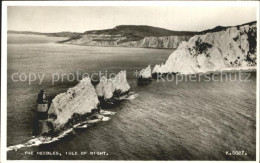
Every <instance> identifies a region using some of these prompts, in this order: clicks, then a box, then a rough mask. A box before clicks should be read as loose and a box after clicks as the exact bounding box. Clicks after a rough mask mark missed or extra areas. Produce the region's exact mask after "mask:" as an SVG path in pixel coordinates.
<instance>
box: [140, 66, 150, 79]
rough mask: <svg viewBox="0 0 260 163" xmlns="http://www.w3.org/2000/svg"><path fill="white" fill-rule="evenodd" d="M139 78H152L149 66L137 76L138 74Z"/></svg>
mask: <svg viewBox="0 0 260 163" xmlns="http://www.w3.org/2000/svg"><path fill="white" fill-rule="evenodd" d="M138 77H139V78H151V77H152V70H151V66H150V65H149V66H148V67H146V68H145V69H142V70H141V71H140V72H139V74H138Z"/></svg>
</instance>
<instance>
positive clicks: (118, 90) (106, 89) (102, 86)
mask: <svg viewBox="0 0 260 163" xmlns="http://www.w3.org/2000/svg"><path fill="white" fill-rule="evenodd" d="M129 90H130V85H129V84H128V82H127V79H126V71H120V72H119V73H118V74H117V75H116V76H115V77H114V78H110V79H107V78H106V77H105V76H103V77H102V78H101V79H100V82H99V84H98V85H97V86H96V93H97V95H98V97H101V98H104V100H105V101H107V100H111V99H113V98H114V97H115V96H117V97H118V96H120V95H123V94H125V93H127V92H129Z"/></svg>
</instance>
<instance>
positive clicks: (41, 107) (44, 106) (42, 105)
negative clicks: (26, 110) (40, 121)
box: [37, 89, 48, 113]
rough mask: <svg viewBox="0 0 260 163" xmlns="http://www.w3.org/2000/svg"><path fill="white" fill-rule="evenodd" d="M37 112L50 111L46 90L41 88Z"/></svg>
mask: <svg viewBox="0 0 260 163" xmlns="http://www.w3.org/2000/svg"><path fill="white" fill-rule="evenodd" d="M37 104H38V106H37V112H38V113H47V111H48V100H47V97H46V92H45V91H44V90H43V89H41V91H40V93H39V94H38V99H37Z"/></svg>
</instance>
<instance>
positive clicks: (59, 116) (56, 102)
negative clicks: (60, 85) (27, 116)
mask: <svg viewBox="0 0 260 163" xmlns="http://www.w3.org/2000/svg"><path fill="white" fill-rule="evenodd" d="M103 79H105V78H104V77H103ZM129 90H130V86H129V84H128V83H127V80H126V72H125V71H121V72H120V73H119V74H117V75H116V77H115V78H112V79H106V80H104V81H101V82H100V83H99V84H98V85H97V86H96V89H95V88H94V86H93V85H92V84H91V80H90V78H88V77H86V78H83V79H82V80H81V81H80V82H79V84H77V85H76V86H75V87H73V88H69V89H68V90H67V92H64V93H61V94H58V95H57V96H56V97H55V98H54V99H53V100H52V104H51V106H50V108H49V110H48V119H46V120H41V121H39V124H38V130H39V131H38V133H39V134H42V135H44V134H47V135H48V134H49V135H51V134H55V133H59V132H61V131H63V130H65V129H68V128H72V127H73V125H75V124H77V123H80V122H81V121H86V120H87V119H89V118H91V117H93V116H98V113H99V111H100V109H101V107H100V103H101V102H102V101H99V100H100V99H101V97H103V101H115V100H120V99H119V98H120V96H121V95H124V94H127V93H128V92H129Z"/></svg>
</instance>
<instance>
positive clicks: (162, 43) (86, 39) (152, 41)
mask: <svg viewBox="0 0 260 163" xmlns="http://www.w3.org/2000/svg"><path fill="white" fill-rule="evenodd" d="M190 37H191V36H162V37H145V38H143V39H141V40H137V41H128V39H127V37H125V36H123V35H103V34H98V35H97V34H86V35H84V36H83V37H82V38H80V39H75V40H71V41H68V42H67V43H69V44H76V45H87V46H115V47H136V48H168V49H175V48H177V47H178V46H179V44H180V43H181V42H182V41H188V40H189V38H190Z"/></svg>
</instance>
